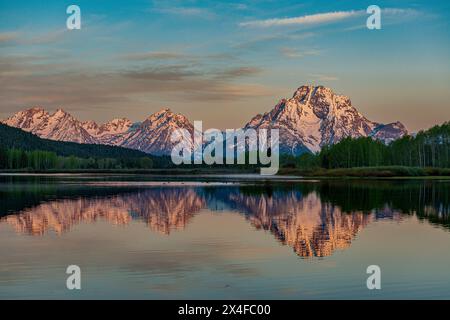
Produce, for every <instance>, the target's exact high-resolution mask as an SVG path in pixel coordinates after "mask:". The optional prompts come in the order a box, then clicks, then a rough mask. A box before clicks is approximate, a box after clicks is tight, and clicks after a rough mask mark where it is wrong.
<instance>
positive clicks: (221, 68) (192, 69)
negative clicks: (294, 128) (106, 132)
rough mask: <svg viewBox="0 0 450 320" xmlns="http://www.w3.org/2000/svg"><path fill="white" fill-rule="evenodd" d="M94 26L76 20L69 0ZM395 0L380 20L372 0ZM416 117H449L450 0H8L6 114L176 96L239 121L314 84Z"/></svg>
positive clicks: (96, 108) (211, 121)
mask: <svg viewBox="0 0 450 320" xmlns="http://www.w3.org/2000/svg"><path fill="white" fill-rule="evenodd" d="M72 4H75V5H78V6H79V7H80V9H81V29H80V30H68V29H67V27H66V20H67V18H68V17H69V14H67V13H66V9H67V7H68V6H69V5H72ZM374 4H375V5H378V6H379V7H380V8H381V9H382V13H381V29H380V30H369V29H368V28H367V27H366V20H367V18H368V17H369V14H367V13H366V9H367V7H368V6H369V5H374ZM305 84H311V85H324V86H327V87H330V88H332V89H333V90H334V91H335V92H336V93H339V94H344V95H347V96H349V97H350V98H351V100H352V103H353V105H354V106H355V107H356V108H357V109H358V110H359V111H360V112H361V113H363V114H364V115H365V116H366V117H367V118H369V119H370V120H373V121H378V122H384V123H389V122H394V121H397V120H398V121H401V122H403V123H404V124H405V125H406V126H407V128H408V129H409V130H410V131H413V132H414V131H418V130H420V129H426V128H428V127H430V126H432V125H435V124H439V123H442V122H444V121H447V120H450V103H449V101H450V2H449V1H446V0H442V1H425V0H416V1H411V0H408V1H403V0H399V1H381V0H380V1H378V0H375V1H374V0H371V1H364V0H361V1H350V0H341V1H325V0H323V1H322V0H321V1H298V0H297V1H288V0H266V1H262V0H247V1H220V0H219V1H200V0H185V1H181V0H172V1H160V0H156V1H152V0H128V1H107V0H86V1H85V0H72V1H61V0H46V1H42V0H41V1H38V0H30V1H21V2H20V3H19V2H17V1H6V0H0V118H7V117H9V116H11V115H12V114H13V113H15V112H17V111H19V110H23V109H25V108H29V107H32V106H42V107H44V108H46V109H48V110H49V111H52V110H56V109H57V108H63V109H64V110H66V111H68V112H70V113H72V114H73V115H74V116H75V117H77V118H79V119H80V120H88V119H92V120H96V121H98V122H100V123H102V122H106V121H109V120H111V119H113V118H121V117H127V118H129V119H130V120H132V121H142V120H144V119H145V118H147V117H148V116H149V115H150V114H152V113H154V112H156V111H158V110H160V109H162V108H165V107H169V108H170V109H171V110H172V111H174V112H176V113H182V114H184V115H186V116H187V117H188V118H189V119H190V120H191V121H194V120H202V121H203V122H204V125H203V126H204V128H212V127H214V128H219V129H225V128H236V127H241V126H243V125H244V124H245V123H246V122H248V121H249V120H250V119H251V118H252V117H253V116H255V115H256V114H257V113H263V112H266V111H269V110H270V109H272V108H273V106H275V104H276V103H277V102H278V101H279V100H280V99H282V98H290V97H291V96H292V94H293V92H294V91H295V89H296V88H298V87H299V86H301V85H305Z"/></svg>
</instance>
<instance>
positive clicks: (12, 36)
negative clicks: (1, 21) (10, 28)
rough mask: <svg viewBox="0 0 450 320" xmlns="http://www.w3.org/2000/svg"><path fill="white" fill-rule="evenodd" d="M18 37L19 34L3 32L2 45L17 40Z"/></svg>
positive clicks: (0, 41) (1, 36)
mask: <svg viewBox="0 0 450 320" xmlns="http://www.w3.org/2000/svg"><path fill="white" fill-rule="evenodd" d="M18 36H19V33H18V32H1V33H0V43H4V42H10V41H14V40H17V38H18Z"/></svg>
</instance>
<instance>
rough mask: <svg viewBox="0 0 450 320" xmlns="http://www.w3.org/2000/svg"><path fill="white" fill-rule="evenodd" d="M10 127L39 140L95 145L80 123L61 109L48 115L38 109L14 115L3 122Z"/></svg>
mask: <svg viewBox="0 0 450 320" xmlns="http://www.w3.org/2000/svg"><path fill="white" fill-rule="evenodd" d="M3 123H4V124H7V125H8V126H10V127H15V128H19V129H22V130H24V131H27V132H31V133H33V134H35V135H37V136H39V137H41V138H44V139H50V140H57V141H70V142H78V143H96V141H95V139H94V138H93V137H92V136H91V135H90V134H89V133H88V132H87V131H86V130H85V129H84V128H83V126H82V124H81V122H79V121H78V120H76V119H75V118H74V117H72V116H71V115H70V114H68V113H67V112H65V111H64V110H62V109H58V110H57V111H56V112H55V113H53V114H49V113H48V112H47V111H45V110H44V109H42V108H40V107H34V108H31V109H28V110H25V111H20V112H18V113H16V114H15V115H14V116H12V117H11V118H9V119H7V120H6V121H4V122H3Z"/></svg>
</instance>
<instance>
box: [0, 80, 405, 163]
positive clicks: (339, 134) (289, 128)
mask: <svg viewBox="0 0 450 320" xmlns="http://www.w3.org/2000/svg"><path fill="white" fill-rule="evenodd" d="M0 122H1V123H4V124H6V125H8V126H11V127H15V128H19V129H22V130H24V131H27V132H31V133H33V134H35V135H37V136H39V137H41V138H45V139H50V140H57V141H68V142H77V143H87V144H102V145H113V146H121V147H125V148H130V149H135V150H139V151H143V152H146V153H149V154H153V155H170V153H171V150H172V148H173V146H174V143H173V142H171V141H170V136H171V134H172V132H173V131H174V130H176V129H186V130H188V132H190V133H191V134H192V133H193V131H194V126H193V124H192V123H191V122H190V121H189V119H188V118H187V117H186V116H184V115H181V114H175V113H173V112H172V111H171V110H170V109H168V108H166V109H163V110H161V111H159V112H156V113H154V114H152V115H150V116H149V117H148V118H147V119H145V120H144V121H143V122H137V123H133V122H132V121H130V120H128V119H126V118H120V119H114V120H112V121H109V122H107V123H104V124H97V123H96V122H94V121H84V122H83V121H79V120H77V119H76V118H75V117H73V116H72V115H71V114H69V113H67V112H65V111H64V110H62V109H58V110H57V111H56V112H55V113H52V114H51V113H49V112H48V111H46V110H44V109H43V108H41V107H34V108H31V109H27V110H24V111H20V112H17V113H16V114H14V115H13V116H12V117H10V118H8V119H6V120H0ZM243 128H244V129H250V128H251V129H256V130H258V129H279V133H280V135H279V136H280V138H279V142H280V152H281V153H289V154H296V155H297V154H301V153H303V152H313V153H314V152H317V151H320V149H321V148H322V147H323V146H325V145H329V144H334V143H337V142H339V141H340V140H341V139H343V138H345V137H353V138H357V137H372V138H374V139H377V140H381V141H383V142H384V143H390V142H391V141H393V140H395V139H398V138H400V137H402V136H404V135H406V134H408V131H407V130H406V128H405V126H404V125H403V124H402V123H400V122H393V123H389V124H381V123H377V122H373V121H370V120H368V119H367V118H366V117H365V116H363V115H362V114H361V113H360V112H358V110H357V109H356V108H355V107H353V106H352V103H351V101H350V98H349V97H347V96H343V95H338V94H335V93H334V92H333V90H332V89H330V88H326V87H323V86H301V87H300V88H298V89H297V90H296V91H295V93H294V94H293V96H292V98H290V99H282V100H281V101H280V102H279V103H278V104H277V105H276V106H275V107H274V108H273V109H272V110H271V111H269V112H266V113H264V114H258V115H256V116H255V117H253V118H252V119H251V120H250V121H249V122H248V123H246V124H245V125H244V126H243Z"/></svg>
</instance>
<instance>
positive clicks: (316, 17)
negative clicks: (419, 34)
mask: <svg viewBox="0 0 450 320" xmlns="http://www.w3.org/2000/svg"><path fill="white" fill-rule="evenodd" d="M381 13H382V14H386V15H389V16H408V17H412V16H417V15H418V14H419V11H417V10H414V9H409V8H406V9H403V8H381ZM363 15H367V12H366V10H349V11H334V12H324V13H317V14H311V15H305V16H299V17H292V18H273V19H267V20H254V21H247V22H241V23H240V24H239V26H241V27H258V28H269V27H277V26H290V25H320V24H324V23H332V22H338V21H342V20H346V19H350V18H354V17H359V16H363Z"/></svg>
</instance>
